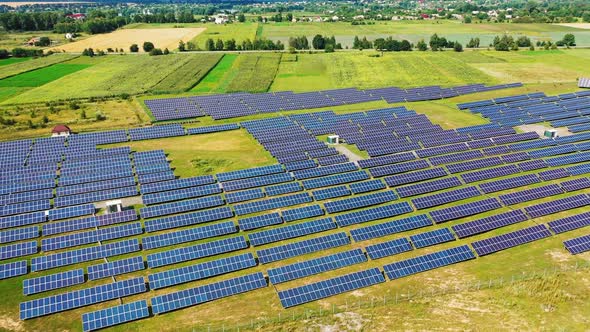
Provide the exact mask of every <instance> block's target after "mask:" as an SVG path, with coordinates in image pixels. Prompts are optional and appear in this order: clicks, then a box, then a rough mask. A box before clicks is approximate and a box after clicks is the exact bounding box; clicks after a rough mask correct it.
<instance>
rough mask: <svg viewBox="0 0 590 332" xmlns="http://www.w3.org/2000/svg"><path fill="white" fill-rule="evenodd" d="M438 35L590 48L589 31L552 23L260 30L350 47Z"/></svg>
mask: <svg viewBox="0 0 590 332" xmlns="http://www.w3.org/2000/svg"><path fill="white" fill-rule="evenodd" d="M434 33H437V34H439V35H441V36H444V37H446V38H447V39H449V40H457V41H459V42H461V43H462V44H463V45H465V43H467V42H468V41H469V39H471V38H474V37H478V38H480V40H481V46H482V47H486V46H487V45H488V44H490V43H491V42H492V40H493V38H494V36H496V35H502V34H504V33H508V34H510V35H514V36H519V35H526V36H528V37H530V38H531V39H532V40H533V41H536V40H553V41H557V40H560V39H561V38H562V37H563V35H564V34H566V33H573V34H574V35H575V36H576V41H577V44H578V45H580V46H588V45H590V31H588V30H584V29H577V28H571V27H566V26H561V25H554V24H511V23H472V24H463V23H461V22H458V21H448V20H441V21H397V22H391V21H389V22H388V21H378V22H375V24H371V25H352V24H350V23H348V22H336V23H309V22H298V23H288V22H281V23H268V24H264V25H263V28H262V36H264V37H266V38H269V39H273V40H281V41H283V42H286V41H288V39H289V37H294V36H301V35H305V36H307V37H308V38H309V39H311V38H313V36H315V35H316V34H321V35H324V36H325V35H327V36H335V37H336V40H337V41H338V42H340V43H342V45H343V46H348V47H352V42H353V40H354V36H359V37H363V36H366V37H367V38H369V39H376V38H382V37H387V36H392V37H393V38H395V39H407V40H409V41H411V42H413V43H416V42H418V41H419V40H420V39H424V40H428V39H429V38H430V36H431V35H432V34H434Z"/></svg>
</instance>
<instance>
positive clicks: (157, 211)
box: [139, 195, 225, 218]
mask: <svg viewBox="0 0 590 332" xmlns="http://www.w3.org/2000/svg"><path fill="white" fill-rule="evenodd" d="M224 203H225V202H224V201H223V198H222V197H221V196H220V195H215V196H206V197H201V198H194V199H189V200H185V201H180V202H172V203H165V204H160V205H154V206H149V207H144V208H141V209H140V210H139V213H140V214H141V216H142V217H143V218H152V217H159V216H163V215H167V214H176V213H181V212H187V211H193V210H200V209H204V208H208V207H215V206H219V205H223V204H224Z"/></svg>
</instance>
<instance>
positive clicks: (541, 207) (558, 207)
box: [524, 194, 590, 218]
mask: <svg viewBox="0 0 590 332" xmlns="http://www.w3.org/2000/svg"><path fill="white" fill-rule="evenodd" d="M587 205H590V198H588V196H586V195H585V194H580V195H575V196H570V197H566V198H561V199H556V200H552V201H550V202H546V203H540V204H536V205H532V206H527V207H525V208H524V210H525V211H526V213H527V214H528V215H529V216H531V217H533V218H537V217H541V216H545V215H548V214H553V213H557V212H561V211H566V210H571V209H575V208H579V207H582V206H587Z"/></svg>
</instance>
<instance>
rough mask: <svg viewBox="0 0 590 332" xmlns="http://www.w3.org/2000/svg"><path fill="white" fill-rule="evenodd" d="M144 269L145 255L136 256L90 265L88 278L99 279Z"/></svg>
mask: <svg viewBox="0 0 590 332" xmlns="http://www.w3.org/2000/svg"><path fill="white" fill-rule="evenodd" d="M143 269H145V264H144V262H143V257H142V256H135V257H131V258H125V259H121V260H117V261H111V262H108V263H103V264H97V265H90V266H89V267H88V279H89V280H97V279H102V278H108V277H113V276H118V275H121V274H126V273H130V272H135V271H141V270H143Z"/></svg>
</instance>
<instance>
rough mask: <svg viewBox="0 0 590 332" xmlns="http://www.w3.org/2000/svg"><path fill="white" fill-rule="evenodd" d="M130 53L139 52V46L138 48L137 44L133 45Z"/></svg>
mask: <svg viewBox="0 0 590 332" xmlns="http://www.w3.org/2000/svg"><path fill="white" fill-rule="evenodd" d="M129 52H131V53H137V52H139V46H137V44H131V46H129Z"/></svg>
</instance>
